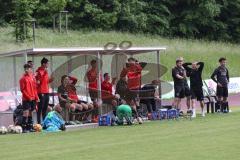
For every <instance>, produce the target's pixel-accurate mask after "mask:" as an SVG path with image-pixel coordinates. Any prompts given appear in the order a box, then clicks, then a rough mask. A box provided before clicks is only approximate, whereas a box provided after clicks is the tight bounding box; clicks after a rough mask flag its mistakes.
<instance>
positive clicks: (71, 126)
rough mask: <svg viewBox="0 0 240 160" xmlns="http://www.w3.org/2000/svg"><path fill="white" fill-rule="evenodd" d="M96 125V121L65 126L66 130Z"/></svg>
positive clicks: (94, 126)
mask: <svg viewBox="0 0 240 160" xmlns="http://www.w3.org/2000/svg"><path fill="white" fill-rule="evenodd" d="M97 127H98V123H87V124H78V125H68V126H66V131H74V130H79V129H86V128H97Z"/></svg>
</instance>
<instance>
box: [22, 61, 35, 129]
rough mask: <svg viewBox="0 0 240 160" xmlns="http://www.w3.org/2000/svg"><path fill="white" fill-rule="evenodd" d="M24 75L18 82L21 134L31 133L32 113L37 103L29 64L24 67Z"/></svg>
mask: <svg viewBox="0 0 240 160" xmlns="http://www.w3.org/2000/svg"><path fill="white" fill-rule="evenodd" d="M24 71H25V74H24V75H23V76H22V78H21V79H20V81H19V84H20V90H21V92H22V106H23V119H22V128H23V132H28V131H33V120H32V111H33V110H35V107H36V103H37V102H39V98H38V95H37V90H36V86H35V80H34V78H33V76H32V72H33V71H32V68H31V66H30V65H29V64H25V65H24Z"/></svg>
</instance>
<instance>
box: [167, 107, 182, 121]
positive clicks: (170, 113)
mask: <svg viewBox="0 0 240 160" xmlns="http://www.w3.org/2000/svg"><path fill="white" fill-rule="evenodd" d="M167 112H168V119H176V118H178V116H179V113H178V111H177V110H176V109H169V110H168V111H167Z"/></svg>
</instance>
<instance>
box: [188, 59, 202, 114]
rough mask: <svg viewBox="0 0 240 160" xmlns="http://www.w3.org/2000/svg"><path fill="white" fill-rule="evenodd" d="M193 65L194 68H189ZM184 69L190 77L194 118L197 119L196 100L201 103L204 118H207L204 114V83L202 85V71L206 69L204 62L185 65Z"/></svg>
mask: <svg viewBox="0 0 240 160" xmlns="http://www.w3.org/2000/svg"><path fill="white" fill-rule="evenodd" d="M189 65H191V66H192V67H189ZM183 67H184V68H185V69H186V71H187V76H188V77H190V92H191V102H192V111H193V114H192V117H193V118H195V117H196V111H195V100H196V99H197V101H199V102H200V106H201V109H202V116H203V117H205V112H204V101H203V100H204V95H203V89H202V86H203V83H202V71H203V67H204V63H203V62H193V63H184V64H183Z"/></svg>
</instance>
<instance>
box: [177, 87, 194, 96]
mask: <svg viewBox="0 0 240 160" xmlns="http://www.w3.org/2000/svg"><path fill="white" fill-rule="evenodd" d="M174 91H175V98H184V97H189V96H191V93H190V89H189V87H188V86H187V85H184V86H182V85H179V86H177V85H176V86H174Z"/></svg>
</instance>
